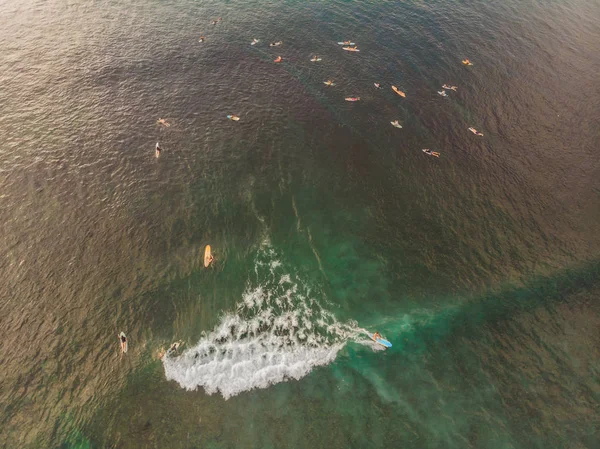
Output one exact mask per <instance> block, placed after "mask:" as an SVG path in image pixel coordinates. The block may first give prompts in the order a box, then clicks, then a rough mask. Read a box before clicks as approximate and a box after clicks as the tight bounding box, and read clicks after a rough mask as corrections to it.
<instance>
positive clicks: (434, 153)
mask: <svg viewBox="0 0 600 449" xmlns="http://www.w3.org/2000/svg"><path fill="white" fill-rule="evenodd" d="M423 153H425V154H428V155H429V156H434V157H440V153H438V152H437V151H431V150H430V149H428V148H425V149H424V150H423Z"/></svg>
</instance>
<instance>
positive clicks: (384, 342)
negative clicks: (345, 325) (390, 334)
mask: <svg viewBox="0 0 600 449" xmlns="http://www.w3.org/2000/svg"><path fill="white" fill-rule="evenodd" d="M367 335H368V336H369V338H370V339H371V340H373V341H375V342H377V343H379V344H380V345H381V346H385V347H386V348H391V347H392V344H391V343H390V342H389V341H387V340H385V339H383V338H373V334H372V333H370V332H367Z"/></svg>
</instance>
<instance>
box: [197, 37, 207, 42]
mask: <svg viewBox="0 0 600 449" xmlns="http://www.w3.org/2000/svg"><path fill="white" fill-rule="evenodd" d="M204 39H206V38H205V37H204V36H200V39H198V42H204Z"/></svg>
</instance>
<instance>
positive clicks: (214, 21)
mask: <svg viewBox="0 0 600 449" xmlns="http://www.w3.org/2000/svg"><path fill="white" fill-rule="evenodd" d="M221 20H223V18H222V17H219V18H218V19H217V20H213V21H212V22H211V23H212V24H213V25H216V24H217V23H219V22H220V21H221Z"/></svg>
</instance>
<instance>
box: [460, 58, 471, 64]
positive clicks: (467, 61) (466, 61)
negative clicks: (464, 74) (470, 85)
mask: <svg viewBox="0 0 600 449" xmlns="http://www.w3.org/2000/svg"><path fill="white" fill-rule="evenodd" d="M462 63H463V64H464V65H473V64H472V63H471V61H469V60H468V59H463V61H462Z"/></svg>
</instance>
